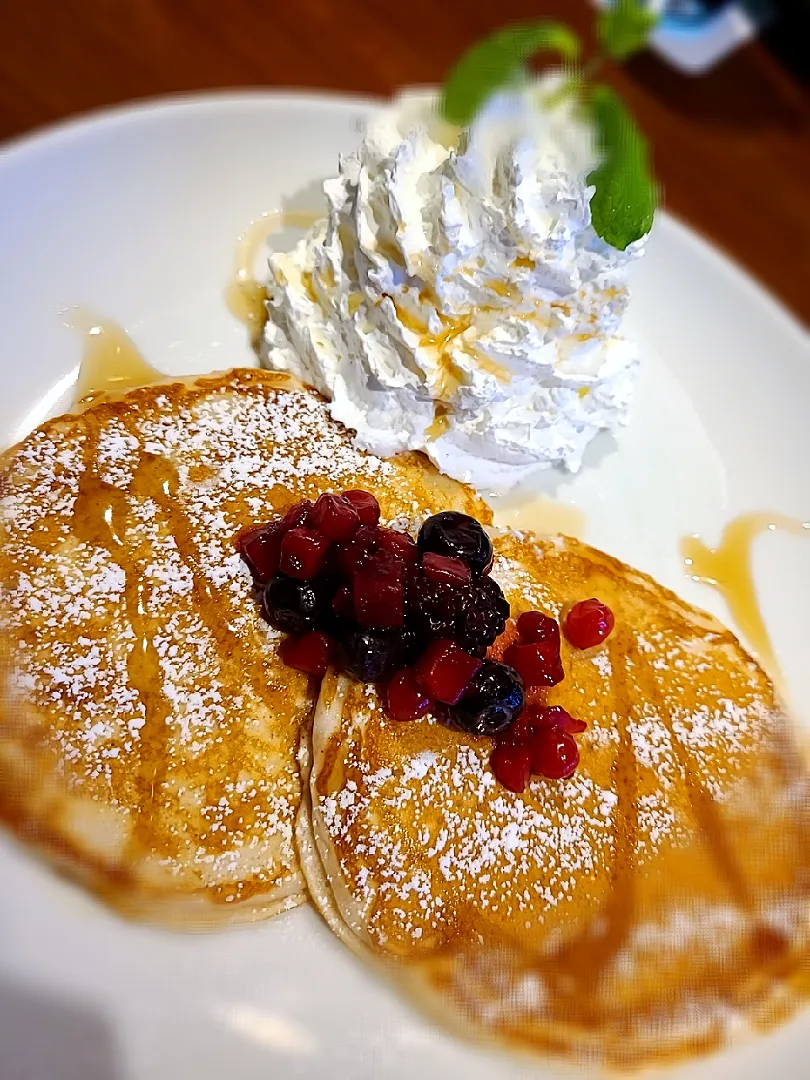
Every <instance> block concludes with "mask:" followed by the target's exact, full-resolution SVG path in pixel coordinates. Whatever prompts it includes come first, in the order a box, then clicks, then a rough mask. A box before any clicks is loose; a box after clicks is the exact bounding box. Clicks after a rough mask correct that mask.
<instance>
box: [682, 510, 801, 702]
mask: <svg viewBox="0 0 810 1080" xmlns="http://www.w3.org/2000/svg"><path fill="white" fill-rule="evenodd" d="M776 530H784V531H785V532H790V533H795V534H798V535H803V536H806V537H808V538H809V539H810V521H800V520H799V519H798V518H792V517H787V516H786V515H784V514H770V513H762V512H759V513H750V514H741V515H740V516H739V517H736V518H734V519H733V521H730V522H729V523H728V525H726V527H725V529H724V530H723V536H722V538H721V540H720V543H719V545H718V546H717V547H716V548H710V547H709V546H708V545H707V544H705V543H704V542H703V540H701V539H700V537H699V536H689V537H686V538H684V539H683V540H682V541H681V544H680V551H681V555H682V556H683V561H684V563H685V565H686V568H687V573H688V574H689V575H690V576H691V577H692V579H693V580H694V581H699V582H701V583H702V584H705V585H711V586H712V587H713V588H715V589H717V591H718V592H719V593H720V595H721V596H722V597H723V599H724V600H725V602H726V604H727V605H728V609H729V613H730V614H731V617H732V619H733V620H734V622H735V623H736V624H737V627H738V628H739V630H740V631H741V633H742V634H743V635H744V636H745V638H747V640H748V642H749V643H750V645H751V646H752V647H753V649H754V650H755V651H756V653H757V654H758V656H759V658H760V660H761V661H762V664H763V666H764V667H765V668H766V669H767V671H768V672H769V674H770V675H771V676H772V677H773V678H774V679H775V680H776V681H777V682H781V681H782V680H781V672H780V670H779V663H778V661H777V659H776V653H775V651H774V648H773V644H772V642H771V639H770V635H769V634H768V630H767V628H766V626H765V621H764V619H763V618H762V611H761V610H760V606H759V600H758V598H757V591H756V585H755V583H754V576H753V570H752V566H751V550H752V547H753V543H754V541H755V540H756V538H757V537H758V536H760V535H761V534H762V533H766V532H775V531H776Z"/></svg>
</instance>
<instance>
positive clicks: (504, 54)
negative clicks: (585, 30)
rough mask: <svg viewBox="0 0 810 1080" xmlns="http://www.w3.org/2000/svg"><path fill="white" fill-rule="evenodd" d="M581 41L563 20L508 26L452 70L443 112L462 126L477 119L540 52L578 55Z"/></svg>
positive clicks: (565, 56) (569, 58)
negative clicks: (487, 105) (493, 97)
mask: <svg viewBox="0 0 810 1080" xmlns="http://www.w3.org/2000/svg"><path fill="white" fill-rule="evenodd" d="M580 48H581V46H580V41H579V38H578V37H577V35H576V34H575V33H574V32H573V31H572V30H569V28H568V27H567V26H565V25H564V24H563V23H555V22H532V23H519V24H517V25H515V26H507V27H506V28H505V29H503V30H496V31H495V33H494V34H491V35H490V36H489V37H486V38H484V40H483V41H479V42H478V43H477V44H476V45H473V46H472V48H471V49H469V50H468V51H467V52H466V53H464V55H463V56H462V57H461V59H460V60H459V61H458V63H457V64H456V66H455V67H454V68H453V70H452V71H451V72H450V75H449V76H448V78H447V82H446V83H445V85H444V91H443V94H442V115H443V116H444V118H445V119H446V120H448V121H449V122H450V123H451V124H457V125H458V126H459V127H462V126H464V125H465V124H469V123H470V122H471V121H472V120H474V119H475V117H476V115H477V114H478V113H479V112H480V111H481V109H482V107H483V106H484V104H485V103H486V101H487V98H489V97H491V95H492V94H494V93H495V92H496V90H500V89H501V87H503V86H506V85H508V84H509V83H510V82H513V81H514V80H515V79H516V78H517V77H518V76H520V75H521V74H523V72H524V70H525V66H526V63H527V61H528V60H529V59H530V58H531V57H532V56H535V55H536V54H537V53H540V52H547V53H554V54H556V55H557V56H558V57H559V58H560V59H562V60H564V61H569V62H570V61H573V60H576V59H577V58H578V57H579V53H580Z"/></svg>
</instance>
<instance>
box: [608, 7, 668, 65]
mask: <svg viewBox="0 0 810 1080" xmlns="http://www.w3.org/2000/svg"><path fill="white" fill-rule="evenodd" d="M657 22H658V16H657V15H656V14H655V13H654V12H652V11H650V9H649V7H647V5H646V4H645V3H644V0H613V3H611V4H610V5H609V6H608V7H605V8H602V10H601V11H600V12H599V16H598V18H597V20H596V36H597V37H598V39H599V43H600V45H601V46H602V49H603V51H604V52H605V53H606V54H607V55H608V56H612V57H613V59H614V60H626V59H627V58H628V57H629V56H632V55H633V53H637V52H639V51H640V50H641V49H643V48H644V46H645V45H646V44H647V40H648V38H649V36H650V34H651V33H652V32H653V30H654V29H655V26H656V23H657Z"/></svg>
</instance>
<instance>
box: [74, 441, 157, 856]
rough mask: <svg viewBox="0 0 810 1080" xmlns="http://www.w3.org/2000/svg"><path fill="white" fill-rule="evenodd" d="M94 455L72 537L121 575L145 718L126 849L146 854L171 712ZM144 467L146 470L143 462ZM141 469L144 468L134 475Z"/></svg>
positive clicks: (111, 495) (137, 576)
mask: <svg viewBox="0 0 810 1080" xmlns="http://www.w3.org/2000/svg"><path fill="white" fill-rule="evenodd" d="M97 449H98V447H97V441H96V440H95V439H88V440H87V446H86V448H85V455H86V457H85V461H86V462H87V467H86V468H85V471H84V473H83V474H82V476H81V479H80V481H79V493H78V495H77V497H76V502H75V504H74V507H73V533H74V535H75V536H76V538H77V539H78V540H83V541H85V542H86V543H88V544H92V545H93V546H94V547H100V548H103V549H104V550H106V551H107V552H108V553H109V554H110V556H111V557H112V559H113V560H114V561H115V563H116V564H117V565H118V566H119V567H120V568H121V569H122V570H123V571H124V606H125V610H126V616H127V620H128V622H129V624H130V625H131V627H132V630H133V632H134V634H135V644H134V645H133V646H132V648H131V649H130V650H129V653H128V655H127V676H128V678H129V682H130V684H131V686H132V687H133V689H134V690H135V691H136V693H137V695H138V697H139V698H140V701H141V704H142V705H143V708H144V713H145V724H144V726H143V728H142V729H141V732H140V740H139V747H140V759H139V763H138V775H137V778H136V793H137V810H138V813H137V815H136V819H135V825H134V829H133V834H132V840H131V844H132V845H137V846H138V847H140V846H141V845H143V846H145V847H147V848H149V849H151V848H153V847H154V846H155V845H154V833H153V829H152V828H151V822H150V816H151V815H150V808H151V806H152V805H153V803H154V801H155V798H156V794H157V792H158V790H159V788H160V783H161V780H162V778H163V776H164V775H165V772H166V745H167V742H168V738H169V730H170V729H169V719H170V717H171V715H172V706H171V703H170V702H169V700H168V698H167V697H166V695H165V694H164V692H163V677H162V674H161V671H160V657H159V654H158V651H157V648H156V646H155V643H154V638H153V631H154V629H155V627H156V626H158V625H159V624H158V623H157V621H156V620H155V619H154V617H153V616H151V615H150V613H149V610H148V605H147V603H146V601H145V598H144V575H143V571H144V569H145V567H144V566H143V565H141V564H140V562H139V560H137V559H136V558H134V557H133V554H132V551H131V549H130V547H129V545H128V544H127V542H126V533H127V529H128V527H129V521H130V514H131V508H130V503H129V499H128V497H127V494H126V492H124V491H121V490H120V489H119V488H116V487H114V486H113V485H112V484H108V483H107V482H106V481H104V480H101V479H99V477H98V476H97V475H96V474H95V472H94V471H93V464H92V462H93V459H94V457H95V456H96V452H97ZM144 462H146V463H147V464H146V467H147V468H148V461H147V458H144ZM143 467H144V463H142V464H141V465H140V466H139V470H140V469H142V468H143Z"/></svg>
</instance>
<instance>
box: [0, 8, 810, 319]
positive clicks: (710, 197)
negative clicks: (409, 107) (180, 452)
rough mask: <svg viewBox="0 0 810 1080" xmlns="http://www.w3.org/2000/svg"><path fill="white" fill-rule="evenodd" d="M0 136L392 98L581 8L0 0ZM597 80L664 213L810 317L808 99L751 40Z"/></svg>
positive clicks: (582, 13) (583, 26) (581, 17)
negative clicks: (302, 96)
mask: <svg viewBox="0 0 810 1080" xmlns="http://www.w3.org/2000/svg"><path fill="white" fill-rule="evenodd" d="M0 8H2V11H0V26H2V31H3V32H2V40H3V47H2V49H0V139H3V138H7V137H9V136H12V135H17V134H19V133H21V132H24V131H27V130H29V129H31V128H35V127H38V126H40V125H42V124H48V123H51V122H53V121H55V120H59V119H61V118H62V117H66V116H71V115H74V114H76V113H79V112H82V111H84V110H87V109H94V108H97V107H99V106H103V105H110V104H115V103H118V102H122V101H127V100H129V99H132V98H143V97H147V96H151V95H155V94H167V93H172V92H176V91H192V90H207V89H210V88H212V87H228V86H233V87H236V86H238V87H246V86H250V87H257V86H263V87H315V88H322V89H326V90H338V91H341V90H342V91H361V92H366V93H373V94H389V93H391V91H393V90H394V89H395V88H396V87H398V86H401V85H403V84H408V83H410V84H414V83H435V82H439V81H440V80H441V79H442V77H443V75H444V74H445V72H446V71H447V69H448V67H449V65H450V64H451V63H452V61H453V60H454V58H455V57H456V56H457V54H458V53H459V51H460V50H462V49H463V48H464V47H466V45H468V44H469V43H470V42H472V41H473V40H474V39H475V38H477V37H478V36H480V35H481V34H483V33H485V32H486V31H488V30H490V29H492V28H493V27H494V26H496V25H498V24H500V23H502V22H504V21H508V20H512V19H520V18H527V17H534V18H536V17H538V16H552V17H559V18H564V19H566V20H567V21H569V22H570V23H572V24H573V25H574V26H576V27H577V29H579V30H580V31H582V32H587V29H588V27H589V26H590V25H591V22H592V12H591V10H590V9H589V7H588V6H587V5H586V3H585V2H584V0H502V2H501V3H500V4H492V3H484V2H483V0H443V2H441V0H405V2H402V3H396V2H391V0H388V2H387V3H380V2H377V3H374V2H372V0H297V3H295V4H293V3H290V2H284V3H282V2H281V0H127V2H126V3H123V4H122V3H118V2H115V0H19V2H17V3H15V2H13V0H0ZM607 77H608V78H609V79H610V80H611V81H612V82H613V83H614V85H615V86H616V87H617V88H618V89H619V90H620V91H621V93H622V94H623V95H624V96H625V98H626V100H627V101H628V103H629V104H630V106H631V107H632V109H633V110H634V112H635V113H636V115H637V117H638V119H639V121H640V123H641V125H642V126H643V128H644V129H645V130H646V132H647V133H648V135H649V136H650V137H651V139H652V141H653V144H654V148H655V159H656V167H657V171H658V174H659V176H660V178H661V180H662V182H663V187H664V192H665V199H666V204H667V206H668V207H669V208H670V209H671V210H672V211H673V212H674V213H676V214H678V215H680V216H681V217H682V218H684V219H685V220H686V221H687V222H689V223H690V224H691V225H693V226H695V227H696V228H697V229H699V230H700V231H701V232H703V233H705V234H706V235H707V236H709V237H711V239H712V240H714V241H715V242H716V243H717V244H719V245H720V246H721V247H723V248H725V249H726V250H727V251H728V252H729V253H730V254H732V255H733V256H734V257H735V258H737V259H738V260H739V261H740V262H742V263H743V264H744V265H745V266H747V267H748V269H749V270H750V271H751V272H752V273H753V274H755V275H756V276H757V277H759V278H760V279H761V280H762V281H763V282H764V283H765V284H766V285H767V286H769V287H770V288H771V289H772V290H773V291H774V292H775V293H776V294H777V295H778V296H779V297H780V298H781V299H782V301H783V302H784V303H785V304H787V305H788V306H789V307H791V308H792V309H793V310H794V311H795V312H796V313H797V314H798V315H799V316H800V317H801V318H802V319H803V320H804V321H805V322H807V323H810V99H808V97H807V96H806V94H805V93H804V92H803V91H802V89H801V88H800V86H799V85H798V84H797V83H796V82H794V81H793V80H792V78H791V77H790V76H789V75H788V74H787V73H786V72H784V71H783V70H782V69H780V68H779V66H778V65H777V64H776V62H775V61H774V60H773V59H772V58H771V57H770V55H769V54H767V53H766V52H765V51H764V49H762V48H761V47H760V46H758V45H754V46H749V47H747V48H746V49H744V50H743V51H741V52H739V53H738V54H736V55H735V56H734V57H732V58H731V59H730V60H728V61H727V62H726V63H725V64H723V66H722V67H720V68H718V69H717V70H716V71H715V72H714V73H712V74H711V75H709V76H707V77H704V78H701V79H690V78H687V77H684V76H681V75H679V74H678V73H677V72H675V71H674V70H672V69H670V68H668V67H666V66H665V65H664V64H662V63H661V62H660V61H659V60H657V59H656V58H655V57H654V56H653V55H652V54H649V53H648V54H645V55H642V56H639V57H637V58H636V59H635V60H633V61H632V62H631V63H630V65H629V66H628V67H627V68H626V69H624V70H616V69H611V70H610V71H609V72H608V74H607Z"/></svg>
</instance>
